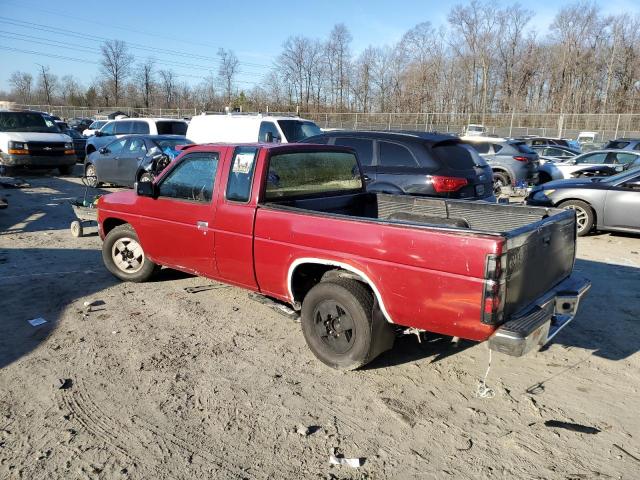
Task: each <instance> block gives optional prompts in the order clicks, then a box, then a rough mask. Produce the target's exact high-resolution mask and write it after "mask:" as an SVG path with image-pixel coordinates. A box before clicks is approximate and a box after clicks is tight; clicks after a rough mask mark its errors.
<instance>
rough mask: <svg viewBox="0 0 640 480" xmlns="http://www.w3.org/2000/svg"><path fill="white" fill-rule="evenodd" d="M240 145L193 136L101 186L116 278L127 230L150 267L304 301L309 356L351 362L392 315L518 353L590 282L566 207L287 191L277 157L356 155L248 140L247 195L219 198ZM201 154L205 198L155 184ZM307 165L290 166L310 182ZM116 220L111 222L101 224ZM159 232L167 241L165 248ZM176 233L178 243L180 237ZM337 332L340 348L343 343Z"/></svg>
mask: <svg viewBox="0 0 640 480" xmlns="http://www.w3.org/2000/svg"><path fill="white" fill-rule="evenodd" d="M247 148H248V147H247V146H239V147H234V146H229V145H225V146H216V145H207V146H196V147H190V148H189V149H188V150H186V152H185V153H184V154H183V155H182V156H181V157H179V159H177V160H176V161H174V164H172V166H170V167H169V169H168V170H169V173H167V172H164V173H163V175H162V176H161V177H160V178H159V179H158V180H157V181H156V184H154V185H147V186H143V187H140V186H139V187H138V188H139V194H138V195H136V194H135V193H134V192H125V193H118V194H112V195H108V196H105V197H102V198H101V201H100V204H99V221H100V225H101V235H102V236H103V238H105V246H104V248H103V257H104V258H105V263H106V265H107V267H108V268H109V269H110V270H111V271H112V272H113V273H114V274H115V275H117V276H119V277H120V278H122V279H124V280H139V279H140V278H139V277H140V275H139V274H137V275H136V276H133V277H132V276H128V275H126V272H124V273H123V272H121V271H119V270H118V269H117V268H115V267H114V264H113V262H112V261H111V260H110V257H112V256H113V253H114V252H115V251H116V250H117V248H116V247H115V246H114V245H118V243H117V242H118V238H123V237H124V238H127V239H128V241H130V240H133V241H134V242H135V244H136V245H138V242H139V247H140V248H139V249H136V250H135V252H138V253H140V252H142V251H144V254H143V256H142V258H143V259H145V258H146V259H147V260H146V261H147V262H149V263H148V265H147V267H145V268H146V270H145V269H143V270H144V271H145V272H146V271H147V270H148V276H150V275H151V273H152V271H151V267H150V266H149V265H163V266H168V267H171V268H177V269H180V270H184V271H188V272H192V273H196V274H200V275H203V276H207V277H210V278H214V279H216V280H219V281H223V282H227V283H231V284H234V285H238V286H242V287H244V288H248V289H250V290H253V291H256V292H258V293H261V294H263V295H265V296H268V297H272V298H275V299H278V300H281V301H284V302H287V303H289V304H291V305H292V306H293V308H294V309H296V310H301V312H302V324H303V332H304V334H305V338H306V340H307V343H308V344H309V346H310V348H311V349H312V351H313V352H314V354H316V356H318V358H320V359H321V360H322V361H323V362H325V363H327V364H329V365H331V366H334V367H339V368H355V367H357V366H360V365H362V364H364V363H366V362H368V361H370V360H371V359H372V358H374V357H375V355H377V354H378V353H380V352H381V351H384V350H385V349H387V348H389V347H390V345H391V344H392V337H393V330H392V329H391V328H390V324H396V325H398V326H403V327H411V328H416V329H419V330H424V331H430V332H437V333H441V334H446V335H452V336H457V337H461V338H467V339H471V340H478V341H484V340H488V339H491V341H490V346H491V347H492V348H494V349H496V350H499V351H502V352H504V353H508V354H512V355H522V354H524V353H526V352H527V351H528V350H530V349H531V348H534V347H535V345H537V344H539V343H544V342H545V341H547V340H548V339H549V338H551V337H552V336H553V335H554V334H555V332H556V331H558V330H559V329H560V328H562V327H563V326H564V325H566V323H568V321H569V320H571V319H572V318H573V316H574V315H575V312H576V310H577V305H578V301H579V299H580V297H581V296H582V294H583V293H584V292H585V291H586V290H587V289H588V286H589V284H588V282H586V281H582V280H576V279H575V278H573V277H571V272H572V269H573V263H574V258H575V241H576V233H575V232H576V225H575V215H574V213H573V212H571V211H565V210H558V209H546V208H535V207H521V206H509V205H495V204H488V203H483V202H466V201H460V200H444V199H430V198H421V197H409V196H395V195H387V194H375V193H367V192H366V191H365V189H364V187H363V183H362V182H360V183H359V184H358V185H359V187H358V188H353V187H351V188H348V189H344V191H329V192H322V193H316V194H304V195H297V196H294V195H291V194H289V192H291V191H292V190H296V188H297V190H296V191H303V192H306V189H308V188H309V187H308V185H307V184H304V185H294V186H293V187H292V186H291V185H288V184H287V185H285V184H286V183H287V181H288V179H287V175H291V167H288V168H289V170H284V169H283V168H281V169H280V170H276V169H274V168H273V165H272V163H274V162H275V159H276V158H278V156H279V155H282V156H286V155H296V156H297V157H296V158H298V157H299V159H300V160H299V161H300V162H305V161H307V160H306V157H305V155H306V154H308V155H309V156H310V157H313V158H315V160H314V161H316V162H317V157H318V156H319V155H320V156H321V155H322V154H326V155H327V156H328V157H330V156H331V155H334V156H335V155H338V156H340V155H353V153H352V151H350V150H349V149H344V148H339V147H327V146H314V145H304V146H302V145H287V146H278V147H274V146H270V147H267V146H264V145H260V146H256V147H255V150H256V153H255V157H254V161H255V164H254V165H253V166H252V167H251V168H252V170H249V171H250V172H251V173H250V175H252V178H250V179H249V184H248V185H249V189H250V192H251V195H250V198H248V199H247V201H246V202H242V203H238V202H236V201H231V200H230V199H229V198H228V196H229V191H230V190H229V189H230V188H231V187H230V185H229V184H230V183H231V180H230V179H235V178H237V176H238V172H236V167H235V165H236V163H235V162H236V159H237V158H238V155H240V154H239V153H237V152H240V151H241V152H246V149H247ZM205 152H210V153H211V154H213V153H215V154H216V156H219V159H220V160H219V163H220V167H218V173H217V176H216V179H215V189H214V192H213V198H212V199H211V203H210V206H206V205H204V204H201V205H199V206H195V205H194V206H193V208H187V206H185V204H184V202H183V201H178V200H175V199H169V198H163V197H162V195H159V194H158V188H160V191H161V188H162V182H163V179H164V178H165V177H167V176H168V175H170V174H171V170H172V169H178V168H179V166H180V162H181V161H182V159H183V158H187V159H188V158H189V153H193V154H194V155H195V154H200V155H202V154H203V153H205ZM242 154H243V155H246V153H242ZM216 158H218V157H216ZM245 160H246V159H245ZM353 161H354V163H355V159H353ZM275 164H276V165H278V163H275ZM314 165H316V164H314V163H313V162H312V161H310V164H309V165H308V166H306V167H305V165H302V166H301V168H300V170H301V171H303V172H305V173H304V175H303V176H304V177H305V182H307V183H308V182H309V181H313V178H311V180H310V179H309V178H310V176H311V177H312V176H313V172H311V173H309V170H310V169H312V168H315V167H314ZM245 167H246V165H245V166H244V167H243V170H242V174H246V171H247V168H248V167H246V168H245ZM347 167H348V166H347ZM347 167H345V171H347V172H348V171H350V168H347ZM238 170H239V169H238ZM294 170H295V169H294ZM294 173H295V172H294ZM321 173H322V175H324V177H326V176H327V172H326V171H323V172H321ZM349 175H350V174H349ZM324 177H323V178H324ZM251 181H253V182H254V184H253V188H251V183H250V182H251ZM349 182H352V180H349V181H348V182H347V183H349ZM333 184H337V182H336V181H333V183H332V185H333ZM158 185H160V187H158ZM294 187H295V188H294ZM141 188H142V190H140V189H141ZM183 190H184V189H183ZM270 190H271V191H272V192H273V193H270ZM336 190H339V189H336ZM225 192H227V193H226V194H225ZM201 203H202V202H201ZM204 203H206V202H204ZM196 209H200V212H199V213H194V212H195V210H196ZM201 217H202V218H201ZM196 220H197V221H196ZM190 222H193V223H190ZM196 225H197V227H196ZM114 227H115V228H117V229H120V230H118V231H116V233H111V232H114ZM190 229H193V230H194V231H195V233H192V231H191V230H190ZM196 230H197V231H196ZM110 236H111V237H110ZM165 237H166V238H167V239H171V242H167V245H166V246H165V245H164V244H163V243H164V240H163V239H164V238H165ZM183 237H184V238H189V242H190V243H189V245H186V244H185V245H180V244H179V242H180V241H181V240H180V238H183ZM114 242H115V243H114ZM132 245H133V244H132ZM114 248H116V250H114ZM180 248H184V249H185V250H184V252H183V253H181V250H180ZM125 250H126V249H125ZM118 252H120V251H119V250H118ZM125 260H126V259H125ZM151 262H152V263H151ZM125 263H126V262H125ZM148 276H145V277H144V278H143V279H146V278H148ZM558 299H561V300H562V301H561V302H560V303H558V302H559V300H558ZM340 319H343V320H342V321H343V323H345V324H349V325H350V327H349V328H347V327H345V326H344V325H343V324H341V321H340ZM349 332H350V333H349ZM356 332H359V334H358V335H356ZM363 335H364V340H361V338H362V336H363ZM354 336H355V337H354ZM345 337H348V345H346V344H345V345H343V344H342V343H340V342H344V341H345ZM354 338H356V339H355V340H354ZM331 342H334V343H335V342H337V343H336V345H338V347H335V345H334V344H332V343H331ZM354 342H355V343H354ZM332 345H333V346H334V347H335V348H338V350H335V351H332V350H331V348H329V347H331V346H332ZM347 346H348V348H347ZM342 349H346V350H344V351H342Z"/></svg>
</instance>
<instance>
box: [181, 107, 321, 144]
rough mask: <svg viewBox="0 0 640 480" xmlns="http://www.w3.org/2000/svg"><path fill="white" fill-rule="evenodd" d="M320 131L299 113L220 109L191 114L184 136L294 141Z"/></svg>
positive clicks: (216, 140)
mask: <svg viewBox="0 0 640 480" xmlns="http://www.w3.org/2000/svg"><path fill="white" fill-rule="evenodd" d="M321 133H322V132H321V131H320V128H319V127H318V126H317V125H316V124H315V123H313V122H312V121H310V120H305V119H303V118H300V117H282V116H270V115H262V114H242V113H220V114H202V115H196V116H194V117H193V118H192V119H191V122H190V123H189V128H188V129H187V138H188V139H189V140H191V141H193V142H195V143H254V142H264V143H272V142H277V143H294V142H299V141H301V140H304V139H305V138H309V137H312V136H314V135H320V134H321Z"/></svg>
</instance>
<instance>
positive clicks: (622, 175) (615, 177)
mask: <svg viewBox="0 0 640 480" xmlns="http://www.w3.org/2000/svg"><path fill="white" fill-rule="evenodd" d="M639 173H640V167H633V168H630V169H629V170H625V171H624V172H622V173H617V174H615V175H611V176H610V177H606V178H603V179H602V180H600V181H601V182H603V183H616V182H618V181H620V180H626V179H627V178H628V177H633V176H634V175H637V174H639Z"/></svg>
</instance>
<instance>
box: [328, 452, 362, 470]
mask: <svg viewBox="0 0 640 480" xmlns="http://www.w3.org/2000/svg"><path fill="white" fill-rule="evenodd" d="M365 460H366V459H365V458H345V457H344V456H342V455H337V454H336V452H335V449H334V452H333V453H332V454H331V455H329V463H330V464H331V465H342V466H346V467H351V468H360V467H361V466H362V465H364V462H365Z"/></svg>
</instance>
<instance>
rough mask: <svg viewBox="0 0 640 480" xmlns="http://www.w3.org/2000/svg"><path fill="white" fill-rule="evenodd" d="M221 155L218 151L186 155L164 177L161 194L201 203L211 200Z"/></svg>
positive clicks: (161, 195)
mask: <svg viewBox="0 0 640 480" xmlns="http://www.w3.org/2000/svg"><path fill="white" fill-rule="evenodd" d="M219 157H220V156H219V155H218V153H216V152H211V153H194V154H192V155H187V156H185V157H184V159H183V160H182V161H181V162H180V163H179V164H178V165H176V167H175V168H174V169H173V170H172V171H171V172H170V173H169V174H168V175H167V176H166V178H165V179H163V181H162V183H161V184H160V191H159V196H160V197H168V198H176V199H180V200H190V201H193V202H201V203H208V202H210V201H211V198H212V197H213V182H214V180H215V178H216V172H217V170H218V159H219Z"/></svg>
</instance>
